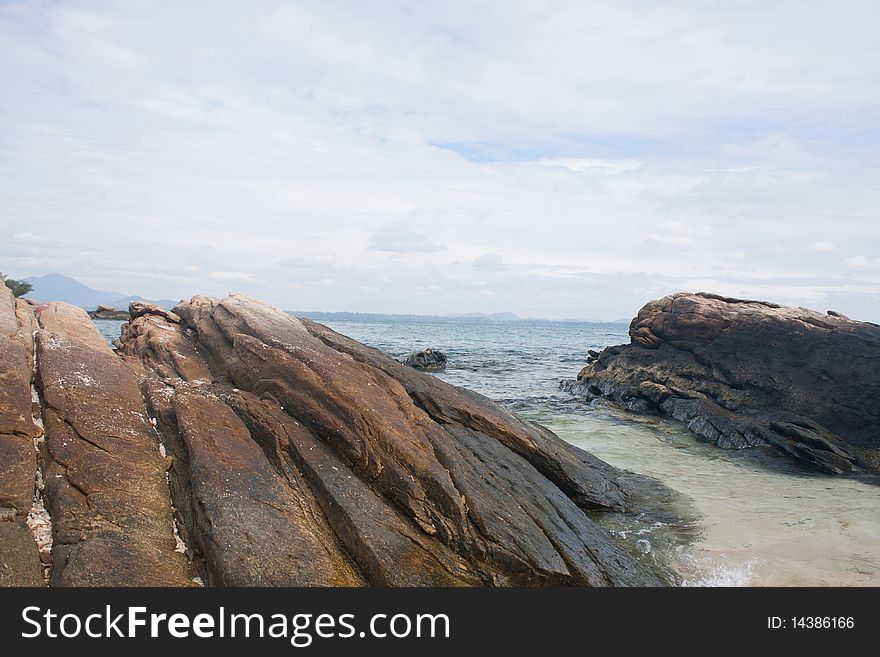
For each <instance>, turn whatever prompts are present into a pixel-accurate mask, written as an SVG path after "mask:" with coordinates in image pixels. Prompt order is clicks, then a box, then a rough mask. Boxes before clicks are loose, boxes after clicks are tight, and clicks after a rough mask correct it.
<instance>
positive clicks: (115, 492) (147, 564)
mask: <svg viewBox="0 0 880 657" xmlns="http://www.w3.org/2000/svg"><path fill="white" fill-rule="evenodd" d="M40 324H41V326H42V329H41V330H40V331H38V332H37V336H36V344H37V386H38V387H39V389H40V392H41V397H42V400H43V420H44V422H45V425H46V427H45V429H46V458H45V465H44V469H43V477H44V480H45V486H46V487H45V493H44V495H45V501H46V508H47V510H48V511H49V513H50V514H51V517H52V532H53V547H52V566H53V570H52V580H51V584H52V585H56V586H187V585H191V584H192V578H191V573H190V569H189V567H188V565H187V563H186V562H185V559H184V557H183V555H182V554H180V553H179V552H176V551H175V538H174V534H173V522H172V507H171V499H170V495H169V492H168V487H167V485H166V481H165V463H164V460H163V458H162V456H161V454H160V452H159V442H158V436H157V434H156V432H155V430H154V429H153V427H152V425H151V423H150V421H149V417H148V416H147V413H146V409H145V407H144V402H143V398H142V396H141V393H140V389H139V387H138V381H137V378H136V377H135V375H134V373H133V371H132V369H131V368H130V367H129V366H128V365H127V364H126V363H125V362H124V361H123V360H122V359H121V358H119V357H118V356H117V355H116V354H115V353H114V352H113V351H112V350H111V349H110V347H109V345H108V344H107V342H106V341H105V340H104V339H103V338H102V337H101V335H100V334H99V333H98V331H97V329H96V328H95V326H94V324H92V322H91V321H90V320H89V318H88V317H87V316H86V314H85V312H84V311H82V310H80V309H79V308H75V307H73V306H67V305H66V304H49V306H48V307H47V308H45V309H44V310H43V311H42V312H41V314H40Z"/></svg>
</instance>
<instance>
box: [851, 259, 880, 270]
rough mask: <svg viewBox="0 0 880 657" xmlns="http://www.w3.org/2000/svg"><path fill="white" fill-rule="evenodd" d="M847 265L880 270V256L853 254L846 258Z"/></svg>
mask: <svg viewBox="0 0 880 657" xmlns="http://www.w3.org/2000/svg"><path fill="white" fill-rule="evenodd" d="M846 265H847V267H850V268H851V269H862V270H865V271H876V272H880V258H868V257H866V256H862V255H860V256H853V257H851V258H847V259H846Z"/></svg>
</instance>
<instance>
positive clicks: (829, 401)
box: [567, 293, 880, 474]
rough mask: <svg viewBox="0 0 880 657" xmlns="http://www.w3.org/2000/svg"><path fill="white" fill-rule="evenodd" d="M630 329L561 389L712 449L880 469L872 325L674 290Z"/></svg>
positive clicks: (879, 388) (879, 364)
mask: <svg viewBox="0 0 880 657" xmlns="http://www.w3.org/2000/svg"><path fill="white" fill-rule="evenodd" d="M629 334H630V339H631V342H630V344H628V345H622V346H616V347H609V348H607V349H605V350H603V351H602V352H601V353H600V354H598V355H592V354H591V358H590V361H589V362H588V364H587V366H586V367H585V368H584V369H583V370H581V372H580V373H579V374H578V377H577V381H576V382H571V383H569V384H567V387H568V389H569V390H571V391H572V392H574V393H575V394H579V395H583V396H586V397H588V398H595V397H602V398H606V399H610V400H613V401H615V402H618V403H621V404H622V405H624V406H626V407H627V408H629V409H631V410H634V411H639V412H651V413H658V414H660V415H665V416H668V417H671V418H674V419H676V420H679V421H681V422H683V423H685V424H686V425H687V426H688V427H689V428H690V429H691V431H693V432H694V433H695V434H696V435H697V436H699V437H701V438H703V439H705V440H707V441H710V442H713V443H715V444H717V445H718V446H719V447H723V448H729V449H743V448H749V447H756V446H769V447H772V448H774V449H776V450H779V451H780V452H782V453H784V454H786V455H788V456H790V457H793V458H795V459H798V460H799V461H801V462H803V463H805V464H808V465H809V466H810V467H812V468H815V469H818V470H820V471H823V472H827V473H831V474H853V473H864V472H867V473H877V472H880V383H878V380H877V372H878V371H880V326H877V325H875V324H870V323H866V322H857V321H853V320H850V319H847V318H846V317H844V316H842V315H841V314H840V313H836V312H833V311H830V312H829V313H828V314H825V315H823V314H821V313H818V312H814V311H810V310H807V309H802V308H786V307H781V306H778V305H776V304H770V303H766V302H759V301H744V300H739V299H729V298H725V297H719V296H717V295H712V294H689V293H680V294H675V295H671V296H668V297H664V298H663V299H660V300H658V301H652V302H650V303H648V304H647V305H645V306H644V307H643V308H642V309H641V310H640V311H639V314H638V316H637V317H636V318H635V319H633V321H632V323H631V325H630V330H629Z"/></svg>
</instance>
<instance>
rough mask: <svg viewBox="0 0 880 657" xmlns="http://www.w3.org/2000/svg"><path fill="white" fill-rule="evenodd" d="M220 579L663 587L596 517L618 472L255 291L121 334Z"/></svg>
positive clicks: (186, 526)
mask: <svg viewBox="0 0 880 657" xmlns="http://www.w3.org/2000/svg"><path fill="white" fill-rule="evenodd" d="M119 347H120V351H121V353H122V355H123V358H124V359H125V360H126V361H128V362H129V363H133V362H137V363H138V364H140V365H142V366H143V375H142V384H141V387H142V391H143V392H144V394H145V396H146V398H147V400H148V404H149V407H150V410H151V413H152V415H153V416H154V417H155V418H156V419H157V424H158V427H159V429H160V431H161V433H162V436H163V439H164V442H165V445H166V447H167V449H168V452H169V456H170V460H171V470H170V472H169V474H170V483H171V489H172V491H173V495H174V500H175V504H176V507H177V510H178V514H179V517H180V520H181V534H182V535H183V536H184V540H185V541H186V543H187V545H188V546H189V547H190V548H191V549H192V550H193V552H194V557H195V561H196V563H197V565H198V567H199V570H200V574H201V575H202V577H203V578H204V579H205V581H206V583H209V584H229V583H234V584H240V585H262V584H279V583H284V584H327V585H337V584H347V585H356V584H378V585H475V584H487V585H509V584H530V585H533V584H579V585H632V584H648V585H654V584H661V583H663V581H662V579H661V578H660V577H659V576H658V575H657V574H655V572H654V571H653V569H652V568H651V567H650V566H648V565H646V563H644V562H642V561H639V560H638V559H636V558H635V557H633V556H632V555H631V554H630V553H629V552H627V551H626V550H625V549H624V548H623V546H622V544H621V543H620V542H619V541H618V540H617V539H615V538H613V537H612V536H610V535H609V534H608V533H607V532H606V531H605V530H603V529H602V528H600V527H599V526H598V525H597V524H596V523H595V522H593V520H592V519H591V518H590V517H589V515H588V514H587V513H585V510H603V509H617V510H621V509H624V508H625V507H626V506H627V504H628V499H629V495H628V490H627V485H626V484H625V483H624V480H623V479H624V478H622V477H620V473H619V472H618V471H616V470H614V469H613V468H611V467H610V466H608V465H607V464H605V463H603V462H601V461H599V460H598V459H595V458H593V457H591V456H590V455H589V454H586V453H585V452H582V451H581V450H578V449H577V448H575V447H573V446H570V445H568V444H566V443H564V442H563V441H562V440H560V439H559V438H558V437H556V436H555V435H554V434H552V433H551V432H549V431H548V430H546V429H544V428H542V427H539V426H537V425H533V424H530V423H528V422H525V421H522V420H520V419H519V418H517V417H515V416H514V415H513V414H511V413H510V412H508V411H507V410H506V409H504V408H502V407H501V406H498V405H496V404H494V403H493V402H491V401H489V400H488V399H485V398H483V397H481V396H479V395H476V394H474V393H470V392H468V391H464V390H460V389H457V388H454V387H452V386H449V385H447V384H445V383H443V382H441V381H439V380H437V379H436V378H433V377H431V376H429V375H426V374H423V373H421V372H417V371H415V370H413V369H412V368H409V367H407V366H405V365H403V364H401V363H398V362H396V361H394V360H393V359H392V358H390V357H388V356H387V355H385V354H383V353H381V352H379V351H377V350H373V349H370V348H367V347H365V346H363V345H361V344H359V343H357V342H355V341H353V340H349V339H348V338H345V337H344V336H341V335H339V334H337V333H334V332H333V331H331V330H329V329H327V328H325V327H323V326H320V325H318V324H315V323H313V322H309V321H308V320H299V319H295V318H293V317H291V316H289V315H287V314H285V313H283V312H281V311H279V310H277V309H274V308H272V307H270V306H268V305H266V304H263V303H260V302H258V301H256V300H253V299H250V298H247V297H244V296H240V295H233V296H231V297H229V298H226V299H223V300H218V299H212V298H208V297H194V298H193V299H192V300H191V301H190V302H185V303H181V304H180V305H178V306H177V307H176V308H175V309H174V314H173V315H168V314H163V313H160V312H152V311H150V310H144V311H143V312H140V311H139V313H138V315H137V316H136V317H133V318H132V320H131V322H130V324H129V325H128V326H126V327H125V328H124V330H123V335H122V337H121V338H120V340H119Z"/></svg>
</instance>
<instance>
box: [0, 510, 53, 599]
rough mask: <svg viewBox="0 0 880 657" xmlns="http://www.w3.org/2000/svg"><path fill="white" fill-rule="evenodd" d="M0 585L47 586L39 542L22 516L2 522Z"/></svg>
mask: <svg viewBox="0 0 880 657" xmlns="http://www.w3.org/2000/svg"><path fill="white" fill-rule="evenodd" d="M0 586H45V582H44V581H43V569H42V567H41V566H40V554H39V552H38V550H37V544H36V543H35V542H34V536H33V534H31V530H30V529H28V526H27V525H26V524H25V523H24V520H23V519H22V518H21V517H15V519H14V520H13V521H11V522H0Z"/></svg>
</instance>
